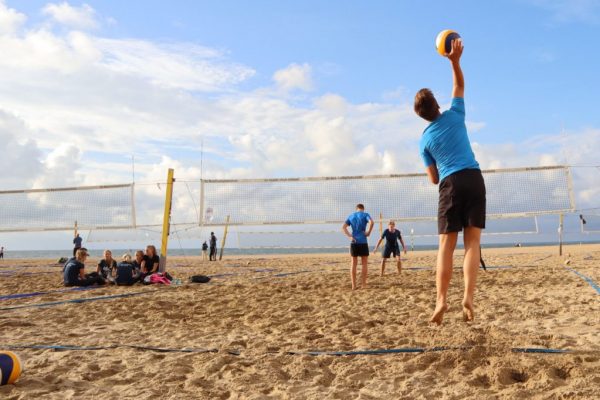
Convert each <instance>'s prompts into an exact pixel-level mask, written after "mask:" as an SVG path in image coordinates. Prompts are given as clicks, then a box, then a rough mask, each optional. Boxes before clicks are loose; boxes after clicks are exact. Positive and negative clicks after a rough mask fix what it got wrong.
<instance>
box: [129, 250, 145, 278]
mask: <svg viewBox="0 0 600 400" xmlns="http://www.w3.org/2000/svg"><path fill="white" fill-rule="evenodd" d="M143 262H144V252H143V251H142V250H138V251H136V252H135V260H133V261H132V262H131V264H132V265H133V270H134V273H135V276H136V277H137V278H138V279H139V278H140V276H141V275H142V263H143Z"/></svg>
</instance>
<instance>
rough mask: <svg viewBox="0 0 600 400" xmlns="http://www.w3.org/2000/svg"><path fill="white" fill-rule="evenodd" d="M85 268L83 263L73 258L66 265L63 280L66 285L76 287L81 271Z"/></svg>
mask: <svg viewBox="0 0 600 400" xmlns="http://www.w3.org/2000/svg"><path fill="white" fill-rule="evenodd" d="M83 268H84V265H83V263H82V262H80V261H77V260H76V259H75V258H71V259H70V260H69V261H67V263H66V264H65V270H64V272H63V280H64V283H65V285H75V284H76V283H77V282H78V281H79V271H80V270H82V269H83Z"/></svg>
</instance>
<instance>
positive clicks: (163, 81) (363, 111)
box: [0, 3, 600, 218]
mask: <svg viewBox="0 0 600 400" xmlns="http://www.w3.org/2000/svg"><path fill="white" fill-rule="evenodd" d="M0 4H1V5H2V6H3V3H0ZM2 6H0V18H2V15H3V14H2V13H3V12H4V13H6V7H4V8H2ZM9 14H10V13H9ZM10 15H20V14H18V13H17V12H16V11H14V10H13V11H12V14H10ZM24 19H25V16H22V17H19V18H16V19H14V20H15V21H17V20H18V21H21V22H19V23H15V24H13V27H14V28H11V29H12V31H11V32H12V34H11V35H4V36H0V51H1V52H2V54H3V57H1V58H0V85H1V87H2V89H3V90H2V91H0V104H2V109H3V110H4V111H3V112H2V113H0V140H2V143H3V144H5V146H6V149H7V154H9V156H8V157H5V159H2V160H0V166H2V167H3V170H6V168H9V166H11V165H19V166H20V168H19V169H18V171H17V172H16V173H15V174H11V175H10V176H7V175H5V176H1V177H0V188H3V189H4V188H25V187H31V186H33V185H36V186H38V187H42V186H45V187H49V186H69V185H79V184H85V185H93V184H109V183H121V182H129V180H130V176H131V159H130V157H129V155H130V154H135V156H136V178H137V181H145V182H148V181H164V179H165V174H166V169H167V168H169V167H173V168H175V169H176V176H177V177H178V178H180V179H181V178H183V177H186V178H188V177H189V179H198V178H199V176H200V169H199V162H200V161H199V156H198V154H199V149H200V141H201V139H202V138H204V146H205V147H204V151H205V154H206V156H207V157H206V158H205V159H204V164H203V167H204V171H203V173H204V176H205V178H212V179H214V178H233V177H237V178H260V177H277V176H315V175H359V174H387V173H410V172H422V171H423V166H422V161H421V160H420V158H419V155H418V140H419V138H420V136H421V133H422V131H423V129H424V127H425V126H426V123H425V122H424V121H422V120H421V119H419V118H418V117H416V116H415V114H414V111H413V109H412V99H411V98H408V97H407V96H404V97H406V98H405V99H403V95H402V90H399V91H397V94H399V95H400V97H397V96H395V97H394V98H398V99H399V100H397V101H394V102H392V103H387V102H371V103H368V102H367V103H360V104H356V103H352V102H350V101H348V100H347V99H346V98H344V97H343V96H341V95H339V94H336V93H325V94H315V95H314V96H313V97H312V98H308V97H303V99H305V100H308V101H305V102H304V103H303V105H302V106H299V105H298V104H296V103H295V102H294V101H290V98H289V92H291V91H294V90H301V91H308V90H313V89H314V87H315V83H314V82H313V77H312V68H311V66H310V65H308V64H302V65H299V64H291V65H289V66H287V67H285V68H283V69H281V70H279V71H276V72H275V73H274V75H273V81H274V83H273V85H272V86H269V87H266V88H257V89H254V90H250V91H243V90H241V89H240V85H239V84H240V83H242V82H245V81H247V80H248V79H249V78H250V77H252V76H253V75H254V74H255V71H254V69H253V68H252V67H251V66H245V65H241V64H238V63H236V62H234V61H230V60H229V59H228V55H227V54H226V53H225V52H223V51H222V50H218V49H211V48H206V47H202V46H199V45H197V44H189V43H170V44H165V43H155V42H150V41H144V40H134V39H106V38H102V37H99V36H97V35H94V34H90V33H83V32H79V31H72V32H61V33H56V32H53V31H49V30H47V29H44V28H42V29H33V30H29V31H26V32H20V31H19V29H20V28H19V27H20V26H21V25H20V24H22V23H23V21H24ZM302 96H308V95H307V94H306V93H302ZM390 96H392V95H391V94H390ZM468 128H469V130H470V131H471V132H477V131H478V130H483V129H485V123H484V122H480V121H479V122H478V121H469V122H468ZM569 137H570V138H571V139H572V140H567V141H564V140H563V139H561V137H560V136H555V135H545V136H543V137H540V138H535V140H533V141H532V142H531V143H528V144H527V145H523V144H522V143H500V144H485V143H478V142H474V143H473V148H474V150H475V152H476V154H477V158H478V160H479V162H480V164H481V166H482V168H486V169H488V168H503V167H518V166H536V165H547V164H551V163H553V162H556V161H557V160H558V161H560V160H561V159H562V155H563V154H564V153H566V154H567V156H568V159H569V162H571V163H575V162H584V161H585V162H589V161H590V160H594V159H595V158H594V157H597V156H596V155H595V153H593V152H592V149H598V148H600V142H599V139H598V138H599V137H600V133H599V132H598V131H597V130H588V131H582V132H572V133H570V134H569ZM579 147H581V148H579ZM596 159H597V158H596ZM599 163H600V162H599ZM19 174H21V175H19ZM574 175H575V181H576V187H577V188H578V189H577V190H578V193H579V194H578V202H581V203H582V204H591V203H592V202H593V201H597V200H594V199H597V198H600V192H599V190H600V189H594V188H599V187H600V182H598V178H597V176H598V174H596V175H594V174H589V173H588V172H586V171H581V172H579V171H576V173H575V174H574ZM590 188H591V189H590ZM140 190H147V191H148V196H147V198H146V197H144V196H142V199H141V201H146V202H147V203H146V204H145V205H147V206H148V207H155V206H157V205H160V203H161V201H162V199H161V196H160V195H158V194H150V193H153V192H152V191H151V190H150V189H149V188H146V189H140ZM190 204H191V203H186V202H184V203H182V204H181V205H180V207H182V208H186V207H187V208H188V211H189V210H191V208H192V206H191V205H190ZM154 214H155V210H154V211H152V212H149V213H148V218H150V216H152V218H154Z"/></svg>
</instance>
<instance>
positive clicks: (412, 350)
mask: <svg viewBox="0 0 600 400" xmlns="http://www.w3.org/2000/svg"><path fill="white" fill-rule="evenodd" d="M476 347H479V346H438V347H429V348H427V347H404V348H396V349H374V350H349V351H286V352H284V354H288V355H306V356H356V355H366V356H371V355H385V354H422V353H430V352H440V351H456V350H471V349H474V348H476ZM0 348H4V349H9V350H19V349H33V350H56V351H95V350H111V349H116V348H130V349H135V350H148V351H156V352H160V353H218V352H219V351H220V350H218V349H216V348H209V349H201V348H165V347H153V346H136V345H121V344H113V345H108V346H73V345H60V344H24V345H14V344H13V345H5V344H0ZM223 351H224V352H226V353H228V354H232V355H240V354H241V351H239V350H223ZM510 351H512V352H513V353H526V354H568V353H575V352H576V353H582V352H586V351H585V350H584V351H575V350H570V349H546V348H538V347H514V348H511V349H510ZM587 352H589V353H594V352H596V351H594V350H589V351H587ZM270 353H275V354H278V353H279V352H270ZM279 354H281V353H279Z"/></svg>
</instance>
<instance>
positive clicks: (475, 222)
mask: <svg viewBox="0 0 600 400" xmlns="http://www.w3.org/2000/svg"><path fill="white" fill-rule="evenodd" d="M439 193H440V199H439V202H438V233H440V234H442V233H450V232H460V231H462V229H463V228H464V227H467V226H474V227H477V228H481V229H484V228H485V183H484V182H483V175H482V174H481V171H480V170H478V169H464V170H462V171H458V172H456V173H454V174H452V175H450V176H447V177H446V178H444V180H443V181H441V182H440V186H439Z"/></svg>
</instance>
